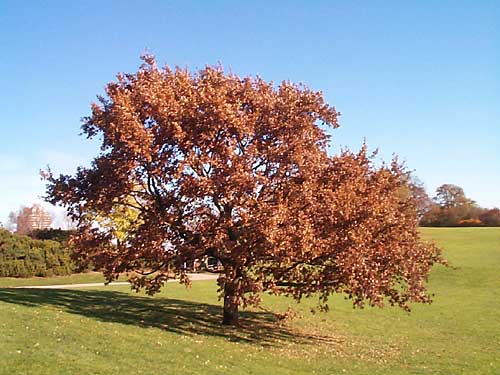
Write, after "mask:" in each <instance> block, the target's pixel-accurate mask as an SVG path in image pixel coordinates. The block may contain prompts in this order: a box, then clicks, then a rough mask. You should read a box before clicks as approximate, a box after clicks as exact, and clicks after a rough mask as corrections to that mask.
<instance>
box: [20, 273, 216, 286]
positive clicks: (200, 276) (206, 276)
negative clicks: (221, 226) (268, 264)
mask: <svg viewBox="0 0 500 375" xmlns="http://www.w3.org/2000/svg"><path fill="white" fill-rule="evenodd" d="M217 277H219V275H217V274H213V273H210V274H207V273H190V274H189V278H190V279H191V281H198V280H215V279H217ZM175 281H178V280H175V279H169V280H168V281H167V282H168V283H173V282H175ZM108 285H111V286H116V285H130V283H129V282H128V281H118V282H114V283H110V284H108ZM96 286H106V284H104V283H86V284H61V285H33V286H16V288H17V289H71V288H92V287H96Z"/></svg>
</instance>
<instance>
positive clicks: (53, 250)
mask: <svg viewBox="0 0 500 375" xmlns="http://www.w3.org/2000/svg"><path fill="white" fill-rule="evenodd" d="M70 254H71V251H70V250H69V249H68V248H67V246H66V242H59V241H53V240H36V239H32V238H30V237H28V236H23V235H17V234H12V233H11V232H9V231H7V230H5V229H0V277H31V276H53V275H68V274H71V273H73V272H75V269H76V267H75V264H74V263H73V261H72V260H71V258H70Z"/></svg>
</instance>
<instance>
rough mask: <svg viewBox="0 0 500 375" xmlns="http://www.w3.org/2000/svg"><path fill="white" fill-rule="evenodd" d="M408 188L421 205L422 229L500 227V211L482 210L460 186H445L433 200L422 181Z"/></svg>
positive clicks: (414, 182) (418, 204) (410, 184)
mask: <svg viewBox="0 0 500 375" xmlns="http://www.w3.org/2000/svg"><path fill="white" fill-rule="evenodd" d="M407 185H408V190H409V193H410V194H412V195H413V197H414V198H415V201H416V202H417V211H418V214H419V219H420V225H421V226H425V227H461V226H464V227H470V226H487V227H496V226H500V209H499V208H491V209H488V208H483V207H480V206H479V205H478V204H477V203H476V202H475V201H473V200H472V199H470V198H468V197H467V196H466V195H465V193H464V190H463V189H462V188H461V187H460V186H456V185H453V184H444V185H441V186H439V187H438V188H437V189H436V195H435V196H434V197H433V198H430V197H429V196H428V195H427V193H426V191H425V188H424V187H423V184H422V183H421V182H420V181H419V180H418V179H415V178H409V180H408V184H407Z"/></svg>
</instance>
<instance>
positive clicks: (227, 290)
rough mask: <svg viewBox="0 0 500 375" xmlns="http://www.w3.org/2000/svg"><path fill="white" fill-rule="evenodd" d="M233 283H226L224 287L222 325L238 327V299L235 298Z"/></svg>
mask: <svg viewBox="0 0 500 375" xmlns="http://www.w3.org/2000/svg"><path fill="white" fill-rule="evenodd" d="M236 289H237V288H236V285H235V283H234V281H226V283H225V285H224V313H223V316H222V324H223V325H227V326H237V325H238V297H237V296H236Z"/></svg>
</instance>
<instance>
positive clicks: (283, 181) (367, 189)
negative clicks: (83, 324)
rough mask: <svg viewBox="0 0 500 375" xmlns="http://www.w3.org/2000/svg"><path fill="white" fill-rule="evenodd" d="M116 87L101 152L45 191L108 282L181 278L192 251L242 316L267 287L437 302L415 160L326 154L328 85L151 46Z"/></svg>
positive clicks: (435, 257)
mask: <svg viewBox="0 0 500 375" xmlns="http://www.w3.org/2000/svg"><path fill="white" fill-rule="evenodd" d="M106 94H107V95H106V97H100V98H99V103H97V104H93V106H92V114H91V116H89V117H88V118H86V119H85V120H84V123H83V126H82V129H83V132H84V133H85V134H86V135H87V136H88V137H89V138H91V137H100V138H101V139H102V152H101V153H100V154H99V155H98V156H97V157H96V158H95V160H94V161H93V163H92V166H91V167H90V168H79V169H78V170H77V172H76V174H75V175H73V176H65V175H61V176H59V177H54V176H53V175H52V174H50V173H49V174H48V176H47V178H48V180H49V184H48V195H47V199H48V200H49V201H50V202H52V203H60V204H63V205H65V206H66V207H67V210H68V213H69V215H70V216H71V217H72V218H74V219H75V220H76V221H77V222H78V229H77V234H76V235H75V237H74V239H73V242H74V244H75V248H76V249H77V256H78V257H79V258H80V261H84V262H85V261H89V262H93V264H94V265H96V266H97V267H102V269H103V270H104V272H105V275H106V277H107V278H108V280H112V279H113V278H115V277H116V276H117V275H118V274H119V273H122V272H127V271H136V272H137V273H139V275H142V276H137V273H135V276H132V277H131V282H132V284H133V287H134V288H136V289H140V288H145V289H146V291H147V292H148V293H150V294H153V293H155V292H157V291H159V290H160V288H161V287H162V286H163V284H164V283H165V281H166V280H167V279H168V278H170V277H173V276H177V277H179V278H180V280H181V282H184V283H186V284H189V278H188V275H187V274H186V269H185V267H184V265H185V264H187V263H190V262H193V261H194V259H197V258H201V257H203V256H204V255H211V256H214V257H216V258H217V259H218V260H219V261H220V262H221V263H222V266H223V272H222V273H221V274H220V277H219V279H218V283H219V286H220V289H219V292H220V296H221V297H222V298H223V300H224V309H223V312H224V314H223V323H224V324H230V325H235V324H237V323H238V308H239V307H240V306H242V305H243V306H245V305H247V304H258V303H259V295H260V293H261V292H263V291H267V292H270V293H275V294H285V295H291V296H293V297H294V298H296V299H297V300H300V298H302V297H304V296H309V295H312V294H317V295H318V296H319V297H320V302H321V304H322V306H325V304H326V302H327V299H328V296H329V295H330V294H332V293H335V292H341V293H346V294H347V295H348V296H349V297H350V298H352V299H353V302H354V304H355V305H356V306H363V304H364V303H365V302H368V303H369V304H371V305H380V306H381V305H383V304H384V302H388V303H390V304H397V305H399V306H401V307H403V308H408V303H409V302H411V301H414V302H429V301H430V298H429V296H428V295H427V293H426V291H425V280H426V276H427V275H428V273H429V270H430V269H431V267H432V265H433V264H434V263H435V262H440V261H441V257H440V252H439V250H438V249H437V248H435V247H434V246H433V245H430V244H424V243H422V242H421V241H420V240H419V235H418V231H417V214H416V202H415V200H414V198H413V197H412V196H411V195H406V196H405V197H404V198H402V195H401V194H400V190H401V188H402V187H403V186H404V185H405V178H404V177H403V176H404V175H405V172H404V171H403V170H402V167H400V166H399V165H398V163H397V162H395V161H393V162H392V163H391V164H390V165H383V166H381V167H380V166H379V167H376V166H374V165H373V163H372V161H371V157H370V156H369V155H367V152H366V148H365V147H363V148H362V150H361V151H359V152H357V153H352V152H350V151H347V150H344V151H342V152H341V153H340V154H339V155H336V156H328V154H327V150H326V149H327V145H328V139H329V137H328V135H327V132H326V129H327V128H328V127H330V128H336V127H337V126H338V124H337V118H338V113H337V112H336V110H335V109H334V108H333V107H331V106H329V105H328V104H326V103H325V102H324V100H323V97H322V94H321V93H320V92H314V91H311V90H309V89H308V88H306V87H304V86H302V85H296V84H292V83H289V82H283V83H281V84H280V85H277V86H276V85H274V84H273V83H269V82H266V81H263V80H262V79H260V78H252V77H245V78H240V77H237V76H235V75H233V74H225V73H224V72H223V70H222V68H220V67H218V66H217V67H207V68H205V69H203V70H200V71H198V72H195V73H190V72H189V71H188V70H185V69H180V68H175V69H170V68H168V67H165V68H158V67H157V66H156V64H155V61H154V59H153V58H152V57H150V56H146V57H144V64H143V65H142V67H141V68H140V70H139V71H138V72H137V73H135V74H120V75H118V76H117V81H116V82H112V83H109V84H108V85H107V86H106ZM120 212H121V213H123V218H124V219H123V220H121V222H120V223H119V224H113V221H114V220H116V217H117V213H120ZM118 216H119V215H118ZM105 217H109V218H110V219H109V220H104V221H105V222H106V223H107V224H106V225H102V224H101V225H100V224H99V223H102V222H103V218H105ZM113 218H114V219H113Z"/></svg>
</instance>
